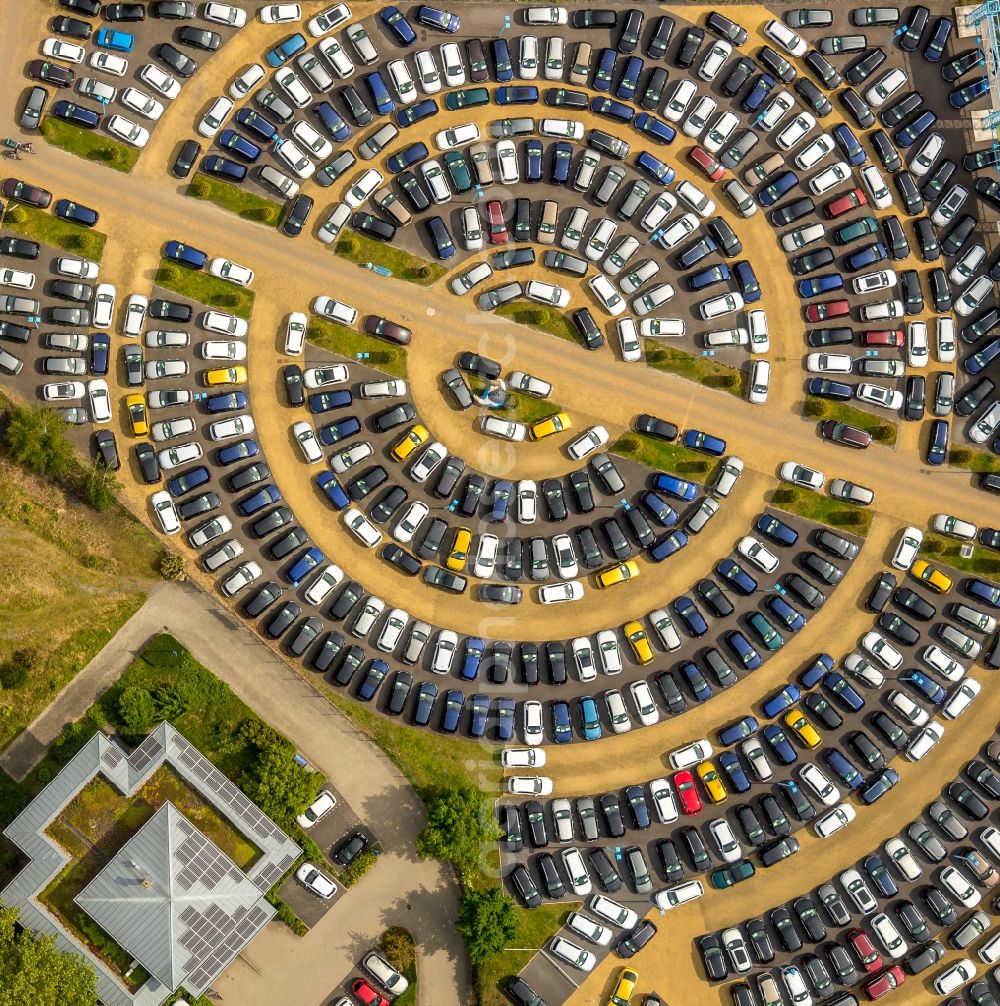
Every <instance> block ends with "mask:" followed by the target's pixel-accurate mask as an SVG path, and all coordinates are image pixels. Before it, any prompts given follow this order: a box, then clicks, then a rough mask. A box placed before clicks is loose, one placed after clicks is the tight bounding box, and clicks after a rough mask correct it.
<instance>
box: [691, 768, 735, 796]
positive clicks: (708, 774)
mask: <svg viewBox="0 0 1000 1006" xmlns="http://www.w3.org/2000/svg"><path fill="white" fill-rule="evenodd" d="M698 778H699V779H700V780H701V784H702V786H704V787H705V792H706V793H707V794H708V802H709V803H724V802H725V799H726V797H728V796H729V794H728V793H727V792H726V787H725V786H723V785H722V777H721V776H720V775H719V771H718V769H717V768H716V767H715V766H714V765H713V764H712V763H711V762H710V761H703V762H702V763H701V764H700V765H699V766H698Z"/></svg>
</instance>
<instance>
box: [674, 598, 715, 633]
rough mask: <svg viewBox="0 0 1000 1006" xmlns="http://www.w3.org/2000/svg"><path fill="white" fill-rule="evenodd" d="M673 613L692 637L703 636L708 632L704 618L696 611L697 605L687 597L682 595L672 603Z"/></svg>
mask: <svg viewBox="0 0 1000 1006" xmlns="http://www.w3.org/2000/svg"><path fill="white" fill-rule="evenodd" d="M674 611H676V612H677V615H678V617H679V618H680V619H681V621H682V622H683V623H684V627H685V628H686V629H687V631H688V632H689V633H691V635H692V636H704V635H705V633H706V632H708V623H707V622H706V621H705V616H704V615H702V613H701V612H700V611H699V610H698V607H697V605H696V604H695V603H694V601H693V600H691V598H690V597H688V596H687V595H682V596H681V597H678V598H677V600H676V601H674Z"/></svg>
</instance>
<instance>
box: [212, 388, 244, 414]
mask: <svg viewBox="0 0 1000 1006" xmlns="http://www.w3.org/2000/svg"><path fill="white" fill-rule="evenodd" d="M247 401H248V399H247V395H246V392H245V391H222V392H220V393H219V394H217V395H209V396H208V398H206V399H205V408H206V409H207V410H208V411H209V412H211V413H216V412H235V411H236V410H237V409H245V408H246V407H247Z"/></svg>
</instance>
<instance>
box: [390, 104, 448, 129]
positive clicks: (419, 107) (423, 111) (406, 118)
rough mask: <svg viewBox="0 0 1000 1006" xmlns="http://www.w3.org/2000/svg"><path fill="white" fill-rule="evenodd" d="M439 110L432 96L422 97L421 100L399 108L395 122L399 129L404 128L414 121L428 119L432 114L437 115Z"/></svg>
mask: <svg viewBox="0 0 1000 1006" xmlns="http://www.w3.org/2000/svg"><path fill="white" fill-rule="evenodd" d="M439 111H440V109H439V108H438V103H437V102H436V101H435V100H434V99H433V98H424V99H423V101H418V102H417V103H416V104H414V105H409V106H407V107H406V108H401V109H400V110H399V111H398V112H397V113H396V124H397V125H398V126H399V128H400V129H406V128H407V127H408V126H412V125H413V124H414V123H415V122H420V121H421V120H422V119H429V118H430V117H431V116H432V115H437V114H438V112H439Z"/></svg>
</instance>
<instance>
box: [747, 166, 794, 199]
mask: <svg viewBox="0 0 1000 1006" xmlns="http://www.w3.org/2000/svg"><path fill="white" fill-rule="evenodd" d="M798 184H799V176H798V175H797V174H795V172H794V171H785V172H784V173H783V174H780V175H778V177H777V178H775V180H774V181H773V182H770V183H769V184H768V185H765V186H764V188H762V189H761V190H760V192H758V193H757V202H759V203H760V205H761V206H773V205H774V204H775V203H776V202H777V201H778V200H779V199H780V198H781V197H782V196H783V195H784V194H785V193H786V192H788V191H789V189H793V188H795V186H796V185H798Z"/></svg>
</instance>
